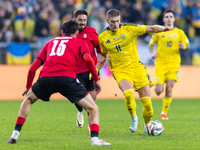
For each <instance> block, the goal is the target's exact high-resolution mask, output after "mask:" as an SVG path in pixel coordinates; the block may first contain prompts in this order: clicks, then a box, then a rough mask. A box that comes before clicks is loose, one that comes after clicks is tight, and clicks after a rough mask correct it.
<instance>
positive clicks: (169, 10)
mask: <svg viewBox="0 0 200 150" xmlns="http://www.w3.org/2000/svg"><path fill="white" fill-rule="evenodd" d="M166 13H172V14H173V15H174V17H175V14H174V11H172V10H171V9H167V10H165V11H164V12H163V18H164V16H165V14H166Z"/></svg>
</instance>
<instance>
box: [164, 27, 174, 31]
mask: <svg viewBox="0 0 200 150" xmlns="http://www.w3.org/2000/svg"><path fill="white" fill-rule="evenodd" d="M173 29H174V28H170V27H164V31H170V30H173Z"/></svg>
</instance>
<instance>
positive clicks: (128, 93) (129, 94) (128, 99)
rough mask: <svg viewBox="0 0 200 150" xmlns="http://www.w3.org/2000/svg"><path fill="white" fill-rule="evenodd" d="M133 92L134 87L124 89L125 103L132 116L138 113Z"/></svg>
mask: <svg viewBox="0 0 200 150" xmlns="http://www.w3.org/2000/svg"><path fill="white" fill-rule="evenodd" d="M133 92H134V91H133V89H128V90H125V91H124V96H125V105H126V108H127V109H128V111H129V113H130V114H131V116H132V117H134V116H135V115H136V103H135V100H134V98H133Z"/></svg>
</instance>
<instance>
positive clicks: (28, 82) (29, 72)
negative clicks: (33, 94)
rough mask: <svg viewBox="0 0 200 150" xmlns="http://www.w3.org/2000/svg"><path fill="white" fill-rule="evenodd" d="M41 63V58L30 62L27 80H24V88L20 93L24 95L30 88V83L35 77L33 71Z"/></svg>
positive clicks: (34, 71)
mask: <svg viewBox="0 0 200 150" xmlns="http://www.w3.org/2000/svg"><path fill="white" fill-rule="evenodd" d="M41 65H42V63H41V60H39V59H37V58H36V59H35V60H34V62H33V63H32V65H31V67H30V68H29V71H28V77H27V82H26V89H25V90H24V92H23V93H22V95H23V96H24V95H25V94H26V93H27V92H28V91H29V89H30V88H31V86H32V83H33V79H34V77H35V73H36V70H37V69H38V68H39V67H40V66H41Z"/></svg>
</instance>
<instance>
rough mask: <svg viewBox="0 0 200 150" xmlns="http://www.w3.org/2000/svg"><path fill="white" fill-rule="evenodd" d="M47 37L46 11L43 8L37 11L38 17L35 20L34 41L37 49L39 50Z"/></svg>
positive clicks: (47, 39)
mask: <svg viewBox="0 0 200 150" xmlns="http://www.w3.org/2000/svg"><path fill="white" fill-rule="evenodd" d="M49 39H50V38H49V22H48V18H47V13H46V11H45V10H42V11H41V12H40V13H39V19H38V20H37V21H36V25H35V32H34V41H36V42H37V44H38V51H40V49H41V48H42V47H43V46H44V44H45V43H46V42H47V41H49Z"/></svg>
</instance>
